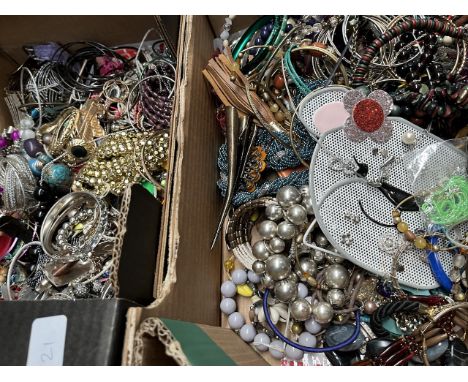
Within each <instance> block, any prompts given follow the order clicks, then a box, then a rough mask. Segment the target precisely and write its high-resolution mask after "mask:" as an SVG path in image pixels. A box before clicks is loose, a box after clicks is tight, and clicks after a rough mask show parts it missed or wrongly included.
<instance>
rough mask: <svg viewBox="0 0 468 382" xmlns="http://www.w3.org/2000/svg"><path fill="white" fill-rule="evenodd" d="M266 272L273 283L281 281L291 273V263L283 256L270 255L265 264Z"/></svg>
mask: <svg viewBox="0 0 468 382" xmlns="http://www.w3.org/2000/svg"><path fill="white" fill-rule="evenodd" d="M265 264H266V272H267V273H268V274H269V275H270V276H271V278H272V279H273V280H275V281H279V280H283V279H285V278H286V277H288V276H289V273H290V272H291V262H290V261H289V259H288V258H287V257H286V256H284V255H272V256H270V257H269V258H268V259H267V260H266V262H265Z"/></svg>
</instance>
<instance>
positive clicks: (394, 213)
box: [392, 210, 400, 218]
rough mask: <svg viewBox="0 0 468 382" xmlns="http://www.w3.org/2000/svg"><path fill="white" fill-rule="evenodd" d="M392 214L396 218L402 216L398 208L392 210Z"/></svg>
mask: <svg viewBox="0 0 468 382" xmlns="http://www.w3.org/2000/svg"><path fill="white" fill-rule="evenodd" d="M392 216H393V217H394V218H396V217H400V211H398V210H393V211H392Z"/></svg>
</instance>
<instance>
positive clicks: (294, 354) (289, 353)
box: [286, 345, 304, 361]
mask: <svg viewBox="0 0 468 382" xmlns="http://www.w3.org/2000/svg"><path fill="white" fill-rule="evenodd" d="M286 357H288V358H289V359H291V360H293V361H299V360H300V359H302V357H304V352H303V351H302V350H299V349H296V348H293V347H292V346H291V345H286Z"/></svg>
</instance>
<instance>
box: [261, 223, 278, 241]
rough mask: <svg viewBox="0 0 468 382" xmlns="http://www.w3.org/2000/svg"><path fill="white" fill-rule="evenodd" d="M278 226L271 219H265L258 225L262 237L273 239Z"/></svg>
mask: <svg viewBox="0 0 468 382" xmlns="http://www.w3.org/2000/svg"><path fill="white" fill-rule="evenodd" d="M277 230H278V226H277V225H276V223H275V222H273V221H271V220H264V221H262V222H261V223H260V224H259V225H258V233H259V235H260V236H261V237H262V239H266V240H269V239H272V238H274V237H275V236H276V232H277Z"/></svg>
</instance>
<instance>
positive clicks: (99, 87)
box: [0, 29, 176, 304]
mask: <svg viewBox="0 0 468 382" xmlns="http://www.w3.org/2000/svg"><path fill="white" fill-rule="evenodd" d="M151 32H154V29H151V30H149V31H148V32H147V33H146V35H145V36H143V39H142V41H141V42H140V43H139V42H138V41H132V43H139V44H137V45H135V46H128V47H120V46H107V45H104V44H101V43H99V42H95V41H85V42H70V43H67V44H64V45H61V44H59V43H55V42H50V43H47V44H33V45H28V46H25V52H27V54H28V58H27V61H26V62H25V63H24V64H23V65H21V66H20V68H19V69H18V70H17V71H15V73H14V74H12V75H11V78H10V81H9V83H8V86H7V88H6V98H5V100H6V103H7V106H8V110H9V111H10V113H11V119H12V122H13V123H12V126H10V127H9V128H7V129H5V130H4V131H3V132H2V134H1V136H0V304H1V301H2V300H6V301H8V300H10V301H11V300H49V299H52V300H75V299H88V298H102V299H103V298H112V297H115V292H116V283H115V280H116V279H117V276H116V275H117V270H118V261H119V256H120V247H119V246H120V243H121V242H122V240H123V237H122V236H123V232H124V231H125V227H124V224H125V222H126V214H127V213H128V208H129V203H130V202H129V200H130V192H129V189H130V187H131V186H132V185H135V184H140V185H141V186H142V187H143V188H144V191H142V192H146V190H147V191H148V192H149V193H150V194H151V195H152V196H153V197H154V198H156V199H158V200H159V201H161V202H162V201H163V200H164V199H165V188H166V187H165V183H166V177H167V167H168V147H169V130H168V129H169V124H170V118H171V114H172V105H173V99H174V93H175V91H174V90H175V89H174V87H175V71H176V69H175V65H176V63H175V60H174V58H173V55H172V53H171V51H170V50H169V49H168V47H167V46H166V45H167V44H166V43H165V42H164V41H161V40H159V41H160V45H159V47H158V48H157V49H156V46H154V44H152V43H151V42H150V41H147V39H148V36H149V35H150V33H151ZM158 38H159V37H158ZM24 43H28V41H24Z"/></svg>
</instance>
